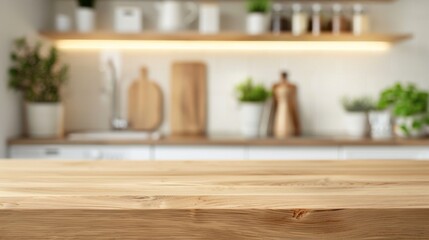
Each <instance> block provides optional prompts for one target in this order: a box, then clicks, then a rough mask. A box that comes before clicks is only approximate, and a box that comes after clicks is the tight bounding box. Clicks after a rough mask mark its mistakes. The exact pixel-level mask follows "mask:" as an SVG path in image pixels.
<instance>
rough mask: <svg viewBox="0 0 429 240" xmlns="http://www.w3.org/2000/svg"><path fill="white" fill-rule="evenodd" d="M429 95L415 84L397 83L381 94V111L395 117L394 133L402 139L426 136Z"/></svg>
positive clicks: (379, 103)
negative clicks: (386, 111) (385, 110)
mask: <svg viewBox="0 0 429 240" xmlns="http://www.w3.org/2000/svg"><path fill="white" fill-rule="evenodd" d="M428 99H429V93H428V92H427V91H423V90H421V89H419V88H417V87H416V86H415V85H414V84H408V85H403V84H401V83H397V84H395V85H394V86H392V87H390V88H387V89H385V90H384V91H383V92H382V93H381V97H380V100H379V102H378V108H379V109H387V110H388V111H390V112H391V113H392V115H393V116H394V117H395V123H394V132H395V134H396V135H397V136H400V137H422V136H424V135H425V125H426V119H425V118H426V114H427V111H428Z"/></svg>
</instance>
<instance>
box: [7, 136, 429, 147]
mask: <svg viewBox="0 0 429 240" xmlns="http://www.w3.org/2000/svg"><path fill="white" fill-rule="evenodd" d="M8 144H9V145H10V146H12V145H87V144H88V145H153V146H163V145H183V146H222V145H228V146H429V138H425V139H400V138H394V139H388V140H372V139H369V138H348V137H316V136H311V137H296V138H288V139H283V140H281V139H274V138H257V139H246V138H240V137H231V136H210V137H205V136H196V137H172V136H168V137H163V138H161V139H159V140H114V141H112V140H105V141H72V140H68V139H66V138H63V139H28V138H27V139H26V138H16V139H11V140H9V141H8Z"/></svg>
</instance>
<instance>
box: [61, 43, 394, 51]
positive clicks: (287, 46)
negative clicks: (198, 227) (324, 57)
mask: <svg viewBox="0 0 429 240" xmlns="http://www.w3.org/2000/svg"><path fill="white" fill-rule="evenodd" d="M56 45H57V47H58V48H59V49H63V50H100V49H121V50H186V51H188V50H189V51H195V50H198V51H328V52H329V51H332V52H335V51H353V52H362V51H370V52H379V51H386V50H388V49H389V48H390V43H388V42H352V41H350V42H335V41H333V42H317V41H305V42H300V41H291V42H279V41H263V42H257V41H152V40H144V41H139V40H59V41H57V43H56Z"/></svg>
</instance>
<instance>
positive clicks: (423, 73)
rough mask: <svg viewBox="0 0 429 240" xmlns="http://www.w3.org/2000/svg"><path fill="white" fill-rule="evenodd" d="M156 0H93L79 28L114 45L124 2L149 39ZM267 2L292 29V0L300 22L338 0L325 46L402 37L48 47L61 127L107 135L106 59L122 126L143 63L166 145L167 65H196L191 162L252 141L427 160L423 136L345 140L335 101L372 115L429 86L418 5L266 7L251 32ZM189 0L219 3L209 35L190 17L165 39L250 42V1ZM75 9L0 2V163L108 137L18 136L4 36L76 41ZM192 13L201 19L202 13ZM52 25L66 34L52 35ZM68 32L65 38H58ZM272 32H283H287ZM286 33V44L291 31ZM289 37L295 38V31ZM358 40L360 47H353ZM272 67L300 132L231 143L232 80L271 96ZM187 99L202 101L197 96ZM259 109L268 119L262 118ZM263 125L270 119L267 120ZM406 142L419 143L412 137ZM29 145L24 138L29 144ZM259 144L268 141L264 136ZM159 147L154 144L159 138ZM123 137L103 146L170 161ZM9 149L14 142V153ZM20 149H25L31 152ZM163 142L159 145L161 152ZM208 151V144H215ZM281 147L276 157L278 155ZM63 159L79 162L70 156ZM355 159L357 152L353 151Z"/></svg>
mask: <svg viewBox="0 0 429 240" xmlns="http://www.w3.org/2000/svg"><path fill="white" fill-rule="evenodd" d="M165 2H168V1H165ZM165 2H164V1H162V0H159V1H143V0H141V1H138V0H133V1H122V0H121V1H119V0H98V1H96V3H95V9H94V12H95V27H94V29H92V30H91V31H90V32H98V33H100V32H102V33H112V34H111V35H113V36H114V38H120V37H118V36H124V38H127V36H128V37H129V36H130V35H129V34H123V35H121V33H114V32H117V31H118V29H117V28H116V29H115V21H118V19H116V18H118V16H115V13H116V14H118V13H117V9H118V8H121V7H129V8H131V9H134V10H135V9H138V13H139V14H141V15H142V16H141V18H139V19H140V23H142V26H141V29H142V30H141V31H142V32H143V34H144V33H145V32H150V34H155V35H156V34H158V32H160V29H159V26H158V25H159V21H162V16H160V15H161V14H165V13H161V12H160V11H163V10H157V7H156V6H155V5H156V4H160V3H161V4H166V3H165ZM170 2H171V1H170ZM173 2H174V1H173ZM177 2H180V3H181V4H183V5H185V4H187V3H185V1H177ZM277 2H278V3H279V4H280V6H281V9H282V10H281V12H282V13H281V14H282V15H283V16H284V18H285V19H286V20H287V21H290V22H292V23H291V25H292V26H293V24H294V23H293V21H294V17H293V15H294V14H295V13H294V10H293V4H296V2H300V3H302V4H301V7H302V8H303V12H304V13H306V14H307V16H308V18H307V20H306V21H308V22H311V19H312V16H313V14H314V11H315V10H314V9H315V8H316V9H317V7H314V4H319V3H320V4H321V5H320V6H321V9H322V10H321V12H322V15H323V16H326V18H327V19H331V18H332V14H333V13H332V11H333V10H332V8H333V5H334V4H335V3H337V2H338V3H339V4H340V6H341V12H342V13H341V14H342V15H343V16H344V17H345V18H346V19H347V20H348V21H349V22H348V24H350V29H349V32H347V33H341V34H339V35H335V34H334V33H332V31H333V30H332V29H331V30H327V31H331V32H325V33H323V34H322V35H323V36H326V35H329V36H328V37H331V38H332V41H331V43H332V42H334V43H335V41H337V40H336V39H335V38H336V37H338V39H340V40H341V39H343V38H341V36H342V35H343V34H344V35H347V36H348V37H350V38H353V37H356V39H360V38H361V39H365V38H364V36H372V35H377V36H387V38H389V36H390V37H392V38H395V36H401V37H404V36H405V37H404V39H401V41H399V42H395V41H393V40H392V41H390V40H386V42H389V43H388V45H389V46H388V48H386V49H384V48H381V49H377V50H371V49H365V48H364V49H362V50H356V49H352V48H353V47H352V48H351V49H348V50H347V49H346V50H338V49H335V47H334V48H333V50H332V51H330V50H329V49H328V50H327V49H315V50H303V51H296V50H284V49H283V50H282V49H280V50H272V49H271V50H270V49H267V50H266V51H258V49H247V50H246V49H244V50H225V49H224V50H222V49H219V50H216V51H214V50H213V49H209V48H208V49H200V50H185V49H168V48H167V49H145V50H142V49H138V50H133V49H126V50H124V49H119V50H115V49H112V48H110V49H106V50H101V49H79V47H76V48H75V49H71V48H68V49H66V47H64V49H61V47H60V46H59V47H60V58H61V61H62V63H64V64H67V65H68V66H69V79H68V81H67V83H66V84H65V88H64V93H63V97H62V100H63V105H64V122H63V123H64V128H63V130H64V132H65V133H75V132H104V131H110V129H111V128H112V126H111V124H112V122H111V120H112V119H111V118H112V102H111V101H112V98H111V91H112V89H111V86H110V85H109V79H108V78H109V76H108V75H109V70H106V66H108V63H106V59H108V58H111V59H113V60H112V62H113V63H112V64H113V65H115V71H116V73H115V74H117V75H118V77H119V79H120V80H119V82H120V84H119V86H118V88H119V90H118V92H119V95H120V96H121V97H120V100H118V101H119V103H118V104H119V105H120V107H119V109H120V113H119V115H120V116H121V117H123V118H125V119H126V118H128V117H129V115H130V113H128V112H127V110H128V109H129V106H128V105H129V100H128V98H129V96H128V93H129V89H130V86H131V85H132V83H133V81H135V80H136V79H139V78H140V77H141V69H142V67H144V68H145V69H146V71H147V74H148V79H149V80H151V81H153V82H155V83H156V84H158V85H159V87H160V90H161V92H162V108H161V110H162V114H161V115H162V121H161V125H160V126H159V128H158V127H157V129H156V131H155V132H156V133H157V136H156V139H157V138H158V137H159V136H162V137H163V138H167V139H168V138H170V136H171V134H170V133H171V132H172V130H171V123H170V121H171V112H172V111H171V102H172V101H171V96H172V92H171V91H172V87H171V81H172V74H173V72H174V71H173V67H172V66H173V64H174V63H195V62H197V63H202V64H203V65H204V66H205V70H206V75H205V81H206V88H205V89H206V101H207V104H205V106H204V108H205V110H204V111H205V112H206V126H205V127H204V131H203V132H205V133H206V137H202V139H204V140H195V146H194V145H192V141H191V142H188V143H187V144H188V145H186V146H187V147H188V150H189V151H188V152H189V154H191V155H192V156H195V157H188V158H196V159H197V158H198V156H200V157H201V158H203V157H202V156H201V155H204V154H207V153H208V154H209V155H210V153H211V151H214V152H216V151H217V152H221V151H223V148H222V147H223V146H227V147H231V146H232V145H234V146H237V147H242V146H246V147H247V146H250V145H252V141H254V144H255V146H256V145H257V146H259V147H260V145H264V146H266V147H267V149H266V152H267V153H272V152H276V151H279V154H278V156H277V155H276V156H274V155H272V156H270V155H269V154H265V152H263V151H262V150H263V149H258V148H255V149H256V150H258V151H260V152H258V154H259V155H258V156H260V157H263V156H266V158H267V159H271V158H273V159H274V158H279V159H282V158H285V159H286V158H293V157H294V156H295V157H297V158H318V156H319V158H322V159H331V158H340V157H339V156H340V154H339V151H340V150H339V149H340V147H342V146H352V147H355V146H356V145H357V146H359V147H362V146H367V147H370V150H368V149H365V148H363V147H362V148H361V149H359V151H361V152H362V153H364V152H370V151H371V149H372V150H374V151H375V152H374V155H373V157H374V158H376V157H377V156H378V157H380V158H388V157H389V156H391V155H388V153H392V151H393V150H394V149H395V146H396V145H398V144H400V145H401V146H402V145H404V146H403V147H404V149H403V152H401V153H402V155H401V154H397V153H392V155H394V157H401V158H406V157H408V156H409V157H410V158H413V157H414V156H416V158H426V157H427V158H429V153H428V152H425V151H424V149H425V148H427V145H429V142H428V141H427V140H425V139H423V138H413V136H405V137H404V136H403V137H402V138H401V140H395V139H396V138H395V136H393V135H392V138H389V137H386V138H382V139H381V140H370V136H371V133H369V132H368V131H370V126H368V131H367V132H365V134H364V135H362V136H359V133H357V134H356V135H354V136H353V138H352V140H351V139H350V138H349V137H350V130H348V126H347V125H348V124H350V123H348V122H347V120H345V119H346V118H347V115H348V113H347V111H345V109H344V107H343V106H342V104H343V103H342V99H343V101H345V100H344V97H348V98H350V99H353V98H356V97H366V96H368V97H369V98H371V99H372V101H373V102H374V103H373V106H372V107H371V108H376V107H377V106H376V105H377V101H378V100H379V98H380V94H381V92H382V91H383V90H385V89H387V88H390V87H392V86H394V85H395V84H396V83H397V82H402V83H403V84H404V86H406V84H408V83H413V84H415V85H416V86H418V88H419V89H422V91H424V90H429V30H428V28H427V26H426V22H427V19H426V18H427V17H426V16H427V12H428V9H429V2H428V1H426V0H414V1H408V0H397V1H388V0H386V1H383V0H379V1H377V0H374V1H370V0H367V1H327V0H325V1H296V2H294V1H271V6H270V9H269V13H268V14H267V21H266V25H265V29H264V31H266V32H263V33H262V34H265V35H270V36H271V35H275V33H272V30H270V27H269V25H270V23H269V22H270V21H275V20H273V19H274V18H275V17H274V15H275V14H273V13H272V11H273V10H272V8H273V7H274V4H276V3H277ZM194 3H196V4H198V5H200V7H201V5H202V4H215V5H216V6H217V7H218V8H219V19H220V20H219V33H214V34H204V33H198V31H199V24H201V21H199V20H197V19H196V20H195V21H193V22H192V23H191V24H190V25H189V26H186V27H183V29H180V31H179V30H177V31H174V32H173V33H172V32H171V31H170V32H169V33H168V34H169V35H174V34H178V36H180V34H181V33H182V32H192V33H191V35H192V36H194V38H195V36H197V37H196V38H198V36H199V35H200V34H201V35H205V36H219V35H221V34H222V33H223V32H233V33H242V34H243V36H250V35H247V34H246V28H248V26H247V25H246V19H247V17H248V16H247V15H248V8H247V7H248V6H246V5H247V4H249V3H248V2H246V1H244V0H243V1H239V0H237V1H195V2H194ZM356 4H360V5H359V6H362V7H363V9H364V10H363V11H364V13H365V14H366V15H367V19H365V21H368V25H369V26H370V28H369V30H368V32H365V33H362V34H360V33H357V34H356V35H355V36H354V35H353V33H352V31H353V29H352V28H353V27H352V26H353V16H354V14H356V13H353V9H354V8H359V7H357V5H356ZM277 6H279V5H277ZM77 7H78V1H75V0H32V1H28V0H13V1H12V0H0V32H1V34H0V39H1V42H0V44H1V45H0V53H1V56H0V114H1V116H2V118H1V121H0V157H6V156H8V155H9V156H10V155H11V154H12V153H16V154H17V156H18V158H19V156H20V153H24V152H25V151H29V154H30V155H31V154H33V156H34V157H36V156H37V154H39V152H40V151H42V152H44V153H49V151H48V150H52V149H53V150H52V151H53V155H54V156H55V154H57V153H58V151H60V150H58V149H62V148H61V147H64V146H65V147H69V148H70V147H71V146H73V147H74V148H75V149H77V148H79V147H80V146H84V147H82V148H88V147H89V146H93V147H94V149H98V147H99V146H103V147H105V146H106V144H107V143H106V141H108V140H109V139H108V137H106V139H101V140H100V139H97V141H93V142H91V141H88V143H85V142H84V143H83V144H82V142H79V144H81V145H79V144H77V143H76V144H75V145H73V144H70V142H69V141H68V140H67V138H64V139H62V140H58V139H61V138H55V137H54V138H52V137H51V138H42V139H40V138H37V139H34V138H28V137H26V135H25V127H24V126H25V125H26V124H25V121H26V120H25V118H24V117H23V113H24V112H25V111H24V110H23V102H24V101H23V99H22V97H21V96H20V95H19V94H17V93H16V92H14V91H12V90H11V89H10V88H8V84H7V83H8V80H9V76H8V69H9V67H10V66H11V61H10V56H9V53H10V52H11V51H12V43H13V41H14V40H15V39H17V38H19V37H23V36H38V35H39V33H42V34H40V35H41V37H42V38H45V39H48V40H49V41H51V42H53V43H55V40H60V41H61V40H66V39H68V38H70V36H72V37H71V38H79V36H80V35H79V33H75V32H76V30H75V29H76V22H77V20H76V9H77ZM161 7H162V6H161ZM164 7H166V6H164ZM182 7H184V6H182ZM295 7H296V5H295ZM334 8H335V7H334ZM295 10H296V9H295ZM355 10H356V9H355ZM199 14H201V12H199ZM199 17H200V18H201V17H202V16H199ZM247 20H248V19H247ZM295 20H296V19H295ZM61 21H62V22H61ZM183 21H184V20H183ZM327 21H328V22H329V21H332V20H327ZM127 24H131V23H127ZM127 24H125V25H127ZM119 28H120V27H119ZM291 28H292V27H291ZM306 29H307V28H306ZM60 30H61V31H65V32H62V33H59V32H60ZM247 31H249V29H247ZM288 31H289V30H288ZM290 31H292V29H290ZM68 32H71V33H70V35H69V36H68V37H67V33H68ZM62 34H63V35H62ZM80 34H83V35H82V36H84V37H83V39H88V38H87V37H85V34H91V33H80ZM137 34H139V33H137ZM140 34H141V33H140ZM281 34H285V35H288V36H289V35H291V33H290V32H284V33H281ZM281 34H280V35H281ZM161 35H162V34H161ZM298 35H299V34H298ZM302 35H305V36H307V35H308V36H313V33H312V31H311V29H310V30H308V32H306V33H302ZM316 35H317V34H316ZM76 36H77V37H76ZM141 36H143V35H141ZM251 36H258V34H256V35H253V34H252V35H251ZM289 37H290V38H293V36H289ZM295 37H297V38H299V37H300V36H295ZM250 38H251V37H250ZM250 38H249V39H250ZM313 38H314V39H312V41H313V42H316V43H317V36H313ZM368 39H370V38H368ZM310 40H311V39H310ZM60 41H58V42H60ZM188 41H192V40H188ZM368 41H371V40H368ZM341 42H342V41H340V43H339V44H341ZM360 42H361V43H363V42H366V41H365V40H360ZM377 42H378V41H377ZM63 43H64V42H63ZM383 46H384V45H383ZM282 72H287V79H288V81H289V82H290V83H293V84H294V85H295V86H296V88H297V103H298V110H297V113H296V114H297V115H299V128H300V132H301V134H300V137H298V136H294V135H295V134H286V135H287V136H285V137H278V138H275V137H272V136H265V132H268V133H270V131H269V130H267V131H265V130H262V131H261V130H259V133H260V136H259V138H255V137H252V138H250V139H251V140H241V139H242V138H243V139H249V138H246V137H245V136H244V137H243V130H242V125H243V124H244V123H243V121H242V120H243V119H242V118H243V115H242V114H241V113H240V109H241V107H242V106H241V105H242V104H240V101H238V100H237V97H238V96H237V94H239V93H237V91H236V87H237V85H238V84H240V83H243V81H245V80H246V79H247V78H251V79H252V80H253V82H254V83H255V84H262V85H263V86H265V87H266V88H267V89H268V90H270V91H271V90H272V87H273V85H274V84H276V83H279V82H280V80H281V77H282V76H281V73H282ZM110 74H111V73H110ZM181 74H183V72H182V73H181ZM106 75H107V77H106ZM194 101H203V100H201V99H198V98H197V99H196V100H195V99H194ZM350 101H353V100H350ZM352 104H353V103H352ZM266 108H268V109H271V107H270V105H269V103H266ZM369 110H370V109H367V110H364V111H369ZM373 110H374V109H373ZM263 114H264V115H267V113H266V111H264V113H263ZM421 114H424V113H421ZM268 115H269V114H268ZM261 118H262V120H261V121H262V122H264V119H265V118H266V117H264V116H262V117H261ZM268 119H269V117H268ZM285 119H286V120H284V121H288V120H287V118H285ZM268 121H270V120H268ZM271 121H273V120H272V119H271ZM422 121H424V120H422ZM262 124H264V123H262ZM271 124H274V123H271ZM357 124H358V123H357ZM392 124H393V125H395V120H393V123H392ZM269 125H270V123H268V124H267V126H269ZM274 125H275V124H274ZM292 128H296V126H292ZM387 131H390V130H387ZM261 132H262V133H261ZM271 134H272V132H271ZM158 135H159V136H158ZM184 135H186V134H184ZM250 135H251V134H250ZM280 135H281V134H280ZM352 135H353V134H352ZM417 135H418V137H422V136H423V135H419V134H417ZM415 137H416V136H415ZM210 138H213V139H215V140H213V142H210V143H207V144H206V145H207V146H211V148H210V149H208V148H207V149H204V148H200V150H199V151H196V149H197V147H196V146H198V145H201V144H202V142H209V140H207V139H210ZM29 139H32V140H31V141H29ZM49 139H51V140H49ZM52 139H54V140H52ZM55 139H57V140H55ZM224 139H225V140H224ZM231 139H239V140H231ZM263 139H267V142H263ZM270 139H276V140H275V141H274V140H273V141H271V140H270ZM294 139H295V140H294ZM300 139H310V140H308V141H309V142H308V143H305V141H304V140H300ZM314 139H318V140H314ZM154 141H155V140H154ZM159 141H161V142H162V140H159ZM171 141H173V140H171ZM216 141H217V142H216ZM249 141H250V142H249ZM378 141H380V142H378ZM398 141H399V142H398ZM126 142H127V141H125V140H124V139H121V141H119V142H114V144H113V143H112V145H114V147H118V144H119V145H120V147H130V146H133V147H136V148H138V146H140V145H148V146H149V150H148V151H149V153H147V154H146V152H145V153H143V154H142V155H139V154H140V153H138V152H137V153H136V154H137V158H138V157H139V156H141V158H146V157H147V158H156V159H158V158H159V159H162V158H165V159H168V158H170V155H169V154H164V155H163V154H161V155H160V156H155V155H156V150H152V149H151V147H152V146H155V147H156V146H157V145H156V143H154V142H150V143H148V142H145V141H142V142H139V141H137V140H136V141H134V142H133V141H131V140H130V141H128V143H126ZM332 142H333V143H332ZM164 144H167V143H164ZM183 145H184V144H183V142H180V141H179V140H177V142H171V143H168V146H169V147H171V149H166V150H168V151H169V153H171V155H176V156H179V155H181V154H182V155H181V156H188V155H189V154H185V152H186V149H185V148H183V149H181V148H180V147H181V146H183ZM8 146H9V148H8ZM207 146H206V147H207ZM13 147H15V150H14V149H13ZM29 147H32V148H31V149H30V148H29ZM35 147H39V148H38V149H41V150H40V151H39V152H38V149H35ZM120 147H118V148H120ZM162 147H166V146H165V145H163V146H162ZM175 147H176V148H175ZM203 147H204V146H203ZM214 147H217V149H216V148H214ZM303 147H308V149H306V148H304V149H302V148H303ZM375 147H379V148H375ZM405 147H407V148H405ZM297 149H298V150H300V151H301V152H305V151H306V150H314V151H313V152H314V154H312V155H300V153H296V155H293V154H292V155H288V150H290V151H292V152H293V151H296V150H297ZM353 149H354V148H352V150H353ZM8 150H9V151H8ZM205 150H207V151H205ZM256 150H255V151H256ZM283 150H284V152H282V151H283ZM355 150H356V149H355ZM391 150H392V151H391ZM32 151H34V152H32ZM76 151H77V150H76ZM154 151H155V152H154ZM175 151H176V152H175ZM193 151H194V152H193ZM249 151H250V150H249V149H246V150H241V149H240V150H239V151H238V152H237V151H235V150H231V151H230V150H228V151H225V154H220V155H219V158H228V157H230V158H231V159H246V158H249V156H250V153H249ZM361 152H360V153H361ZM236 153H237V154H236ZM331 153H332V154H331ZM145 154H146V155H145ZM384 154H385V155H384ZM48 155H49V154H48ZM256 155H257V154H256ZM43 156H45V155H43ZM71 156H72V157H74V156H78V157H81V155H73V154H72V155H71ZM85 156H86V155H85ZM88 156H93V157H94V158H97V157H98V156H99V152H97V151H92V152H90V154H89V155H88ZM121 156H122V155H120V154H119V155H118V158H121ZM237 156H238V157H237ZM356 156H357V157H359V156H364V155H362V154H360V155H359V154H357V155H356ZM22 157H28V155H25V156H24V155H22ZM178 158H180V157H178ZM183 158H185V157H183ZM250 158H252V157H250ZM255 158H258V157H255Z"/></svg>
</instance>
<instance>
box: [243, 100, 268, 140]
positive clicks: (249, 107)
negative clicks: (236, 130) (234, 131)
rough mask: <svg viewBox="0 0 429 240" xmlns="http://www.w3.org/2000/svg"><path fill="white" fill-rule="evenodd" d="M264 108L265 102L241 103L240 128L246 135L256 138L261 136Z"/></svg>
mask: <svg viewBox="0 0 429 240" xmlns="http://www.w3.org/2000/svg"><path fill="white" fill-rule="evenodd" d="M263 110H264V103H241V106H240V119H241V126H240V130H241V134H242V135H243V136H244V137H247V138H256V137H258V136H259V127H260V124H261V117H262V112H263Z"/></svg>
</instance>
